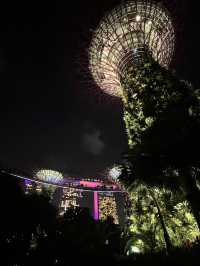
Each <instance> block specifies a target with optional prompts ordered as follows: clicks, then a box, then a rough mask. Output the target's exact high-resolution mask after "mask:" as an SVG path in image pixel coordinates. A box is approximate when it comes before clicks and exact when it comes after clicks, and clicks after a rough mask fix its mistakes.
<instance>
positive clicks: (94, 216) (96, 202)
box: [93, 191, 99, 220]
mask: <svg viewBox="0 0 200 266" xmlns="http://www.w3.org/2000/svg"><path fill="white" fill-rule="evenodd" d="M93 218H94V219H95V220H99V203H98V192H97V191H94V214H93Z"/></svg>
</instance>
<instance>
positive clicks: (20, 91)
mask: <svg viewBox="0 0 200 266" xmlns="http://www.w3.org/2000/svg"><path fill="white" fill-rule="evenodd" d="M179 1H180V2H181V3H182V2H183V1H181V0H179ZM41 2H42V1H41ZM41 2H40V3H39V2H38V3H37V2H36V1H34V2H31V1H27V3H26V4H24V3H23V4H22V3H20V1H19V2H18V1H15V4H13V3H12V4H11V3H10V2H9V3H7V4H4V6H3V7H2V8H1V20H2V21H1V26H0V29H1V42H0V77H1V78H0V86H1V104H0V119H1V130H0V163H1V165H2V166H5V167H9V168H18V169H22V170H27V171H29V172H30V171H32V170H33V169H37V168H44V167H45V168H46V167H48V168H50V169H55V170H56V169H57V170H61V171H64V172H65V173H68V174H70V175H81V176H96V177H100V176H101V173H103V172H104V170H105V169H106V168H107V167H109V166H111V165H112V164H113V163H115V162H117V161H118V160H119V159H120V157H121V154H122V152H124V151H126V149H127V146H126V135H125V131H124V125H123V120H122V108H121V106H120V104H117V103H116V102H113V99H111V98H110V99H109V97H106V98H105V101H104V100H102V99H101V101H100V102H101V104H100V103H99V97H100V96H99V94H98V93H97V92H96V91H95V89H94V93H93V91H92V90H91V88H90V86H86V85H83V84H82V83H81V82H80V77H79V75H80V74H78V71H77V69H78V66H77V65H78V64H79V63H80V64H81V62H82V55H81V53H82V52H83V50H84V49H85V40H87V38H88V37H89V31H90V29H91V28H93V29H94V28H95V26H96V24H98V21H99V19H100V18H101V16H102V14H103V13H104V12H105V11H107V10H108V9H109V8H110V7H112V6H114V5H115V4H116V3H118V2H119V1H117V0H112V1H111V0H110V1H109V3H107V4H102V1H100V0H98V1H97V0H96V1H88V0H84V1H77V0H74V1H70V2H69V1H65V3H59V2H60V1H54V2H53V1H49V2H47V4H44V3H43V4H41ZM186 2H187V3H186ZM195 2H198V1H185V4H184V9H183V11H184V12H183V18H182V21H183V22H184V26H183V27H184V28H183V29H184V31H183V33H182V40H181V43H180V46H182V47H183V49H182V50H183V51H181V53H180V55H179V56H178V58H177V59H178V60H177V61H178V64H177V65H176V66H174V68H175V69H177V71H178V73H179V75H180V76H181V77H182V78H185V79H188V80H190V81H191V82H193V83H194V84H195V86H196V87H198V86H199V85H200V75H199V65H200V63H199V62H200V51H199V47H200V41H199V40H198V39H199V36H198V35H199V33H200V30H199V26H200V25H199V24H200V23H199V16H198V15H197V14H195V12H197V10H198V9H197V3H195ZM68 3H70V5H69V4H68ZM180 20H181V18H180ZM81 49H82V51H81ZM83 75H84V73H83ZM104 102H105V104H104Z"/></svg>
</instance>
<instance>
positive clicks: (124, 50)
mask: <svg viewBox="0 0 200 266" xmlns="http://www.w3.org/2000/svg"><path fill="white" fill-rule="evenodd" d="M174 44H175V31H174V26H173V22H172V19H171V16H170V14H169V12H168V10H167V9H166V8H164V7H163V6H162V5H161V4H159V3H155V2H154V1H151V0H143V1H142V0H132V1H128V2H125V3H123V4H121V5H119V6H118V7H116V8H114V9H113V10H112V11H111V12H109V13H108V14H106V15H105V17H104V18H103V19H102V20H101V21H100V24H99V26H98V28H97V29H96V31H95V32H94V34H93V38H92V42H91V45H90V48H89V69H90V72H91V74H92V76H93V79H94V80H95V82H96V83H97V85H98V86H99V87H100V88H101V89H102V90H103V91H104V92H105V93H108V94H110V95H113V96H118V97H120V96H121V92H122V88H121V78H122V77H123V73H124V71H126V70H127V69H128V68H129V67H130V66H134V64H138V63H139V62H140V61H141V60H142V58H143V57H144V54H145V53H146V52H147V53H150V54H151V55H152V57H153V58H154V59H155V60H156V61H158V63H159V64H160V65H161V66H163V67H165V68H168V67H169V65H170V62H171V59H172V56H173V53H174Z"/></svg>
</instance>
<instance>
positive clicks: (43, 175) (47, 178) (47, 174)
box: [34, 169, 63, 185]
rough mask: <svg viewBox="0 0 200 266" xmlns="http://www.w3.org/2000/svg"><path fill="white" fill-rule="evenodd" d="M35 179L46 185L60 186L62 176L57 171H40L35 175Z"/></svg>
mask: <svg viewBox="0 0 200 266" xmlns="http://www.w3.org/2000/svg"><path fill="white" fill-rule="evenodd" d="M34 178H35V179H38V180H41V181H43V182H46V183H53V184H58V185H59V184H62V181H63V175H62V174H61V173H60V172H58V171H53V170H49V169H41V170H39V171H37V172H36V173H35V176H34Z"/></svg>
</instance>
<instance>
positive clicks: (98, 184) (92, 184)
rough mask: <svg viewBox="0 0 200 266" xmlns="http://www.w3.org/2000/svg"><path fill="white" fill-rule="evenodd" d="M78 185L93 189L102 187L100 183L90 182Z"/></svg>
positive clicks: (82, 182)
mask: <svg viewBox="0 0 200 266" xmlns="http://www.w3.org/2000/svg"><path fill="white" fill-rule="evenodd" d="M80 185H83V186H84V187H91V188H95V187H98V186H102V183H101V182H92V181H80Z"/></svg>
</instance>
